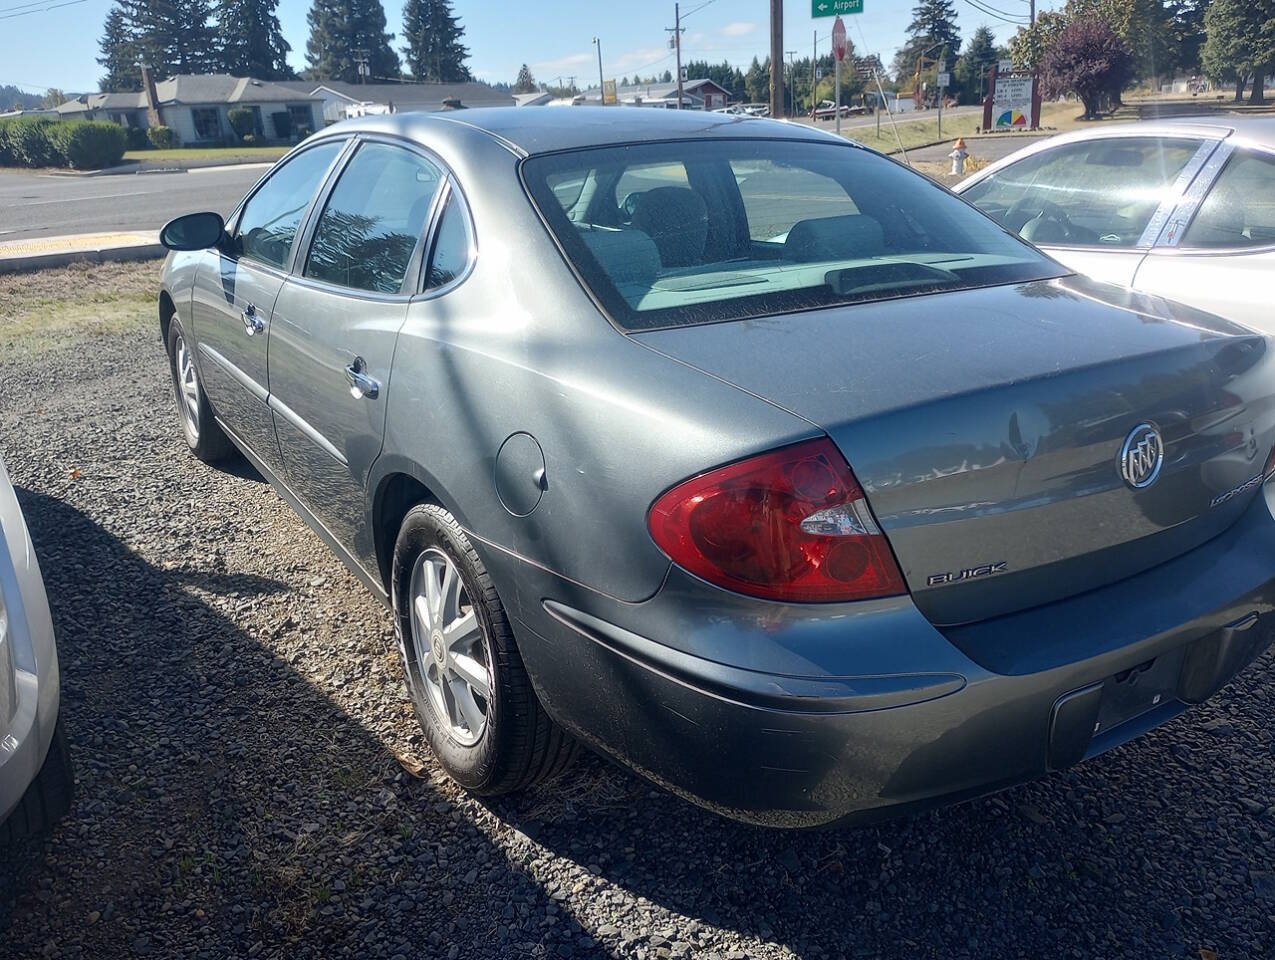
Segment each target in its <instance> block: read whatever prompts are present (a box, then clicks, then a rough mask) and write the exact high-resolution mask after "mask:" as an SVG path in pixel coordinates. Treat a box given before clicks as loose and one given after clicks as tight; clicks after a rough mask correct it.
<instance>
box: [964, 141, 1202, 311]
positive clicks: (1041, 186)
mask: <svg viewBox="0 0 1275 960" xmlns="http://www.w3.org/2000/svg"><path fill="white" fill-rule="evenodd" d="M1217 143H1218V141H1217V140H1215V139H1206V138H1201V137H1190V136H1179V137H1155V136H1139V137H1131V136H1121V137H1102V138H1096V139H1090V140H1080V141H1074V142H1071V143H1062V144H1059V145H1058V146H1056V147H1054V148H1052V149H1048V150H1043V151H1041V152H1039V153H1034V154H1031V155H1029V156H1027V157H1024V158H1023V159H1022V160H1020V161H1018V162H1017V163H1011V164H1009V165H1008V166H1006V167H1003V168H1001V169H1000V170H997V171H996V172H995V173H993V174H991V175H989V176H988V177H985V178H984V179H982V180H980V181H978V182H977V183H975V184H973V185H971V186H970V187H968V188H967V189H966V190H964V191H963V192H962V194H961V195H962V196H963V197H964V198H965V199H966V200H968V201H970V202H971V203H973V204H974V205H975V206H977V207H978V208H979V209H980V210H982V211H983V212H984V213H987V214H989V215H990V216H992V217H993V218H994V219H996V220H997V221H999V222H1000V223H1001V224H1002V225H1003V226H1005V227H1006V228H1007V229H1009V230H1012V231H1014V232H1015V233H1017V234H1018V235H1019V236H1021V237H1022V238H1023V239H1024V240H1029V241H1031V242H1032V243H1034V244H1036V246H1038V247H1040V248H1041V249H1042V250H1044V251H1046V252H1047V253H1048V254H1049V255H1050V256H1052V257H1054V258H1055V259H1057V260H1059V261H1060V262H1061V263H1063V264H1065V265H1066V266H1068V267H1070V268H1071V269H1072V270H1075V271H1076V272H1077V273H1083V274H1085V275H1086V276H1090V277H1093V278H1094V279H1095V280H1103V281H1106V282H1108V283H1115V284H1119V285H1120V286H1124V287H1127V286H1130V285H1132V283H1133V279H1134V275H1135V274H1136V273H1137V270H1138V267H1139V265H1140V264H1141V263H1142V261H1143V259H1144V258H1145V257H1146V255H1147V252H1148V251H1149V250H1150V249H1151V247H1152V245H1153V244H1154V243H1155V240H1156V237H1157V236H1159V234H1160V231H1161V229H1162V228H1163V226H1164V223H1165V221H1166V220H1167V218H1168V216H1169V214H1170V213H1171V212H1172V210H1173V208H1174V206H1175V205H1176V203H1177V200H1178V198H1179V197H1181V196H1182V194H1183V193H1184V191H1186V190H1187V188H1188V187H1189V186H1190V184H1191V181H1192V180H1193V179H1194V178H1195V176H1196V174H1197V173H1198V172H1199V170H1200V168H1201V167H1202V166H1203V164H1204V163H1205V161H1206V160H1207V159H1208V156H1209V154H1211V153H1212V152H1213V149H1214V148H1215V147H1216V146H1217Z"/></svg>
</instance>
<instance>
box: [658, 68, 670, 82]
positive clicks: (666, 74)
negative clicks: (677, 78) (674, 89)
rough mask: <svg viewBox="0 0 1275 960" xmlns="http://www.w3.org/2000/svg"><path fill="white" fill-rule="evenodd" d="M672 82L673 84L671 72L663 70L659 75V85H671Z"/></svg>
mask: <svg viewBox="0 0 1275 960" xmlns="http://www.w3.org/2000/svg"><path fill="white" fill-rule="evenodd" d="M672 82H673V71H672V70H665V71H664V72H663V73H661V74H660V83H672Z"/></svg>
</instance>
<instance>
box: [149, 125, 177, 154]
mask: <svg viewBox="0 0 1275 960" xmlns="http://www.w3.org/2000/svg"><path fill="white" fill-rule="evenodd" d="M146 139H147V140H149V141H150V142H151V143H152V144H153V145H154V146H156V147H158V148H159V149H160V150H167V149H168V148H169V147H172V146H176V144H177V135H176V134H174V133H173V128H172V127H165V126H158V127H147V128H146Z"/></svg>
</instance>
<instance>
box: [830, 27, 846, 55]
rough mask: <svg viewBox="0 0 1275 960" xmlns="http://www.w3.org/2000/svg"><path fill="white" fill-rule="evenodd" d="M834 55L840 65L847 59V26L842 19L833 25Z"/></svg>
mask: <svg viewBox="0 0 1275 960" xmlns="http://www.w3.org/2000/svg"><path fill="white" fill-rule="evenodd" d="M832 55H833V56H834V57H836V58H837V62H838V63H840V62H841V61H842V60H844V59H845V58H846V25H845V24H844V23H843V22H842V20H841V18H840V17H837V22H836V23H834V24H833V25H832Z"/></svg>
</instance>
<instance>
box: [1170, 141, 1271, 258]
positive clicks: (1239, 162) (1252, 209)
mask: <svg viewBox="0 0 1275 960" xmlns="http://www.w3.org/2000/svg"><path fill="white" fill-rule="evenodd" d="M1272 244H1275V157H1271V156H1269V155H1267V154H1264V153H1257V152H1256V151H1253V150H1237V151H1236V152H1235V154H1234V155H1233V156H1232V157H1231V159H1230V160H1228V161H1227V164H1226V166H1225V168H1223V170H1222V173H1221V176H1219V177H1218V178H1217V182H1216V183H1215V184H1213V189H1212V190H1210V191H1209V195H1208V197H1207V198H1206V199H1205V201H1204V203H1203V204H1201V206H1200V210H1199V212H1198V213H1197V214H1196V215H1195V219H1194V220H1193V221H1191V226H1190V227H1189V228H1188V229H1187V232H1186V234H1185V236H1183V238H1182V246H1184V247H1265V246H1270V245H1272Z"/></svg>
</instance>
